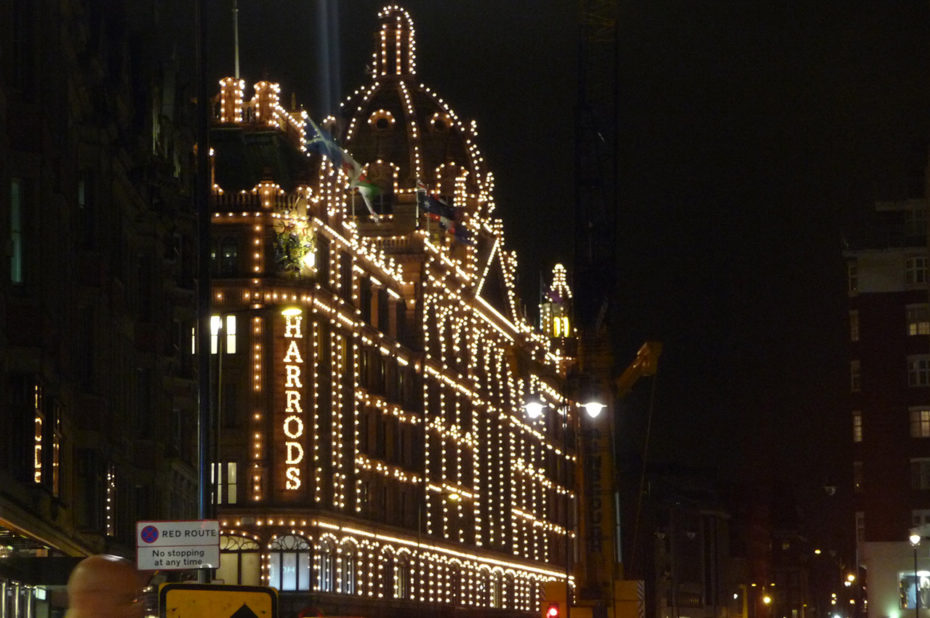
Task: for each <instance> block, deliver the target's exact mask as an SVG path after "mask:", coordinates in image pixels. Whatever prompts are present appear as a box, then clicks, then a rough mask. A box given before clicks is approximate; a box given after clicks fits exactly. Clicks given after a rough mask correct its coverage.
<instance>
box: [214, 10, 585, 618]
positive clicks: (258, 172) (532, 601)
mask: <svg viewBox="0 0 930 618" xmlns="http://www.w3.org/2000/svg"><path fill="white" fill-rule="evenodd" d="M376 40H377V44H376V49H375V50H374V53H373V56H372V58H373V67H374V70H373V73H372V75H371V81H370V82H369V83H367V84H364V85H363V86H362V87H361V88H359V89H358V90H357V91H356V93H355V94H353V95H352V96H350V97H349V98H348V99H346V101H345V102H344V104H343V105H342V108H341V111H340V113H339V114H338V116H337V117H334V118H327V119H315V120H316V122H311V121H310V118H309V115H308V114H307V113H306V112H305V111H303V110H287V109H285V107H284V106H283V105H282V102H281V101H282V99H283V97H281V95H280V91H279V86H278V85H277V84H273V83H270V82H259V83H257V84H254V85H250V86H247V85H246V84H245V83H244V82H243V81H240V80H236V79H233V78H228V79H225V80H223V81H222V82H221V89H220V92H219V94H218V97H217V99H216V102H215V103H216V104H215V106H214V110H215V118H214V125H213V128H212V131H211V140H212V142H211V146H212V148H213V152H214V156H213V159H212V160H213V165H214V178H215V185H214V192H213V202H212V204H213V205H212V211H213V215H212V217H213V219H212V223H213V225H212V242H213V243H214V249H213V255H214V278H213V288H212V301H213V312H214V313H215V315H216V321H215V323H216V324H217V326H218V327H219V328H217V330H216V332H215V335H214V338H213V342H214V345H213V350H211V352H213V354H214V363H215V368H216V371H215V372H214V373H215V380H216V384H215V388H216V392H217V394H218V397H217V400H218V403H217V409H218V414H219V422H218V426H219V446H218V454H217V456H216V462H217V465H216V466H215V476H214V478H215V479H216V481H217V488H216V489H217V491H216V498H217V501H218V503H219V506H218V518H219V519H220V521H221V525H222V528H223V540H222V545H221V551H222V554H221V555H222V558H221V567H220V569H219V570H218V572H217V577H218V578H219V579H221V580H223V581H225V582H226V583H250V584H259V583H261V584H268V585H272V586H274V587H276V588H278V589H279V590H280V591H281V602H282V607H283V609H284V611H285V612H286V611H295V612H296V611H306V610H308V608H309V609H314V610H318V611H322V612H323V613H324V614H326V615H368V616H371V615H406V614H409V613H412V612H415V611H419V610H422V609H423V608H424V607H425V606H430V607H432V608H433V609H434V610H436V611H450V612H451V611H453V610H455V609H457V610H458V611H465V612H473V613H475V614H476V615H477V614H483V615H487V614H489V613H492V612H500V613H526V612H535V611H537V610H538V607H539V599H540V594H541V586H542V584H543V583H544V582H546V581H550V580H562V581H564V578H565V577H566V569H567V567H566V565H567V564H568V563H569V554H570V553H571V552H572V547H573V542H574V539H573V533H572V530H573V528H574V518H575V508H576V507H575V504H576V499H577V496H576V493H575V490H574V486H575V483H574V467H575V464H576V462H577V458H576V456H575V449H574V446H572V445H573V444H574V434H573V433H571V427H572V426H574V424H575V423H576V420H577V407H575V406H573V405H572V401H570V400H569V398H568V397H567V396H566V395H565V391H564V389H563V386H564V378H565V372H566V369H567V367H568V366H569V364H570V363H568V362H567V360H568V359H566V357H565V356H564V355H563V354H562V352H560V351H559V350H560V349H561V348H560V347H559V346H555V345H553V343H552V342H553V339H552V338H550V337H549V336H548V335H547V334H543V333H542V332H540V331H539V330H538V329H537V328H536V327H535V326H534V325H533V324H531V323H530V322H529V321H528V319H527V318H526V317H525V314H524V310H523V307H522V305H521V302H520V300H519V299H518V298H517V296H516V294H515V285H514V284H515V277H516V273H517V268H518V263H517V256H516V254H515V252H514V251H513V250H512V249H510V248H509V247H508V244H507V241H506V236H505V230H504V228H503V225H502V223H501V220H500V219H499V218H498V217H497V216H496V215H495V203H494V182H493V176H492V174H491V172H490V171H489V170H488V169H487V168H486V165H485V162H484V160H483V159H482V156H481V153H480V150H479V149H478V146H477V143H476V139H475V135H474V130H473V127H472V125H470V124H469V123H467V122H465V121H464V120H462V119H461V118H459V117H458V116H457V115H456V114H455V112H454V111H453V110H452V109H451V108H450V107H449V106H448V105H447V104H446V103H445V102H443V101H442V99H440V98H439V96H438V95H437V94H435V93H433V92H431V91H430V90H429V89H428V88H426V87H425V86H422V85H421V84H420V83H419V82H418V81H417V75H416V65H415V43H414V28H413V23H412V20H411V18H410V16H409V15H408V14H407V13H406V12H405V11H404V10H402V9H401V8H398V7H393V6H392V7H387V8H385V9H384V10H383V11H382V12H381V14H380V30H379V31H378V33H377V36H376ZM247 90H248V92H249V94H248V95H247V94H246V91H247ZM316 125H320V126H321V127H322V128H317V127H316ZM327 134H331V135H333V136H335V137H336V140H335V141H333V142H331V141H329V140H328V137H327ZM336 141H338V143H339V146H338V147H337V146H336V145H335V143H336ZM356 162H357V163H356ZM366 201H367V204H366ZM560 277H561V278H560V280H559V283H558V288H559V290H560V294H559V297H560V299H561V298H562V297H566V296H569V295H570V291H569V290H568V289H567V285H566V283H565V281H564V271H563V272H562V275H560ZM560 302H566V303H567V302H569V301H568V299H567V298H565V299H564V300H562V301H560ZM563 314H565V315H567V314H566V313H565V312H564V311H555V310H552V309H551V308H550V310H549V314H547V315H549V316H550V318H548V322H547V323H549V326H550V327H552V328H555V326H554V325H553V324H552V322H553V321H554V320H553V319H552V317H551V316H553V315H563ZM557 322H558V328H559V329H560V330H559V332H558V333H555V334H557V335H559V338H558V339H561V338H563V337H564V336H565V335H566V334H567V330H568V329H570V324H569V323H568V319H567V318H566V319H559V320H557ZM536 393H538V394H540V395H541V396H542V397H543V398H544V400H545V402H546V403H547V404H548V406H549V408H550V410H554V411H555V412H552V413H548V414H543V415H541V416H540V417H538V418H536V419H530V418H528V417H527V416H526V414H525V413H524V403H525V401H526V399H527V396H528V395H529V394H536ZM565 414H568V416H567V417H564V416H563V415H565ZM563 418H565V419H567V421H568V422H563Z"/></svg>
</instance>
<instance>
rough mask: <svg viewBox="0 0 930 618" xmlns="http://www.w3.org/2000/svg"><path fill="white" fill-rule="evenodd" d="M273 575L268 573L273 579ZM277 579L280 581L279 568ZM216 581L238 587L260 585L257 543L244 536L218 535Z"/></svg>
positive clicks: (259, 560) (259, 550)
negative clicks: (218, 551)
mask: <svg viewBox="0 0 930 618" xmlns="http://www.w3.org/2000/svg"><path fill="white" fill-rule="evenodd" d="M280 563H281V560H280V556H279V560H278V564H279V565H280ZM274 573H275V572H274V571H269V577H273V576H274ZM277 577H278V580H280V567H279V568H278V569H277ZM216 579H218V580H220V581H223V582H225V583H227V584H234V585H238V586H259V585H261V548H260V547H259V545H258V543H256V542H255V541H254V540H252V539H250V538H248V537H244V536H236V535H230V534H223V535H220V567H219V568H218V569H217V570H216Z"/></svg>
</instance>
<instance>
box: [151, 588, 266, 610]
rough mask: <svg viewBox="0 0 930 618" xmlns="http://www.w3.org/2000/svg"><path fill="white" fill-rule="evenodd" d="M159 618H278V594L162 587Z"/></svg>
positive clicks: (260, 589)
mask: <svg viewBox="0 0 930 618" xmlns="http://www.w3.org/2000/svg"><path fill="white" fill-rule="evenodd" d="M158 615H159V617H160V618H277V616H278V593H277V592H276V591H275V590H274V588H265V587H263V586H226V585H222V584H215V585H213V584H175V583H170V584H162V585H161V587H160V588H159V589H158Z"/></svg>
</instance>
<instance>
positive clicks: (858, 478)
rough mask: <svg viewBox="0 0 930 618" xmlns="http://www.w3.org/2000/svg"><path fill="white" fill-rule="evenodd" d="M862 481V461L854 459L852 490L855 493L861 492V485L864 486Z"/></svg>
mask: <svg viewBox="0 0 930 618" xmlns="http://www.w3.org/2000/svg"><path fill="white" fill-rule="evenodd" d="M863 483H864V479H863V472H862V462H861V461H854V462H853V491H854V492H856V493H857V494H858V493H862V491H863V487H864V485H863Z"/></svg>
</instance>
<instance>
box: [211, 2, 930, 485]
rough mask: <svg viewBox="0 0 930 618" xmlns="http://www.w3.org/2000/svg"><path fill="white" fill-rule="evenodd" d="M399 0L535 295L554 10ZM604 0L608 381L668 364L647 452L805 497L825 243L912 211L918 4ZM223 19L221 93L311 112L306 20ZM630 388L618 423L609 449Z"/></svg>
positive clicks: (422, 63)
mask: <svg viewBox="0 0 930 618" xmlns="http://www.w3.org/2000/svg"><path fill="white" fill-rule="evenodd" d="M401 4H402V6H404V7H405V8H407V9H408V10H409V12H410V13H411V16H412V18H413V20H414V24H415V26H416V29H417V52H418V75H419V78H420V80H421V81H422V82H424V83H425V84H426V85H427V86H429V87H431V88H432V89H434V90H435V91H437V92H438V93H439V94H440V95H441V96H442V97H443V98H444V99H445V100H446V101H447V102H448V103H449V104H450V105H451V106H452V108H453V109H454V110H455V111H456V112H457V113H458V115H459V116H460V117H461V118H464V119H475V120H477V122H478V128H479V135H480V142H479V143H480V146H481V149H482V152H483V154H484V156H485V158H486V159H487V160H488V163H489V167H490V169H491V170H492V171H493V172H494V173H495V176H496V179H497V189H498V191H497V204H498V212H499V213H500V214H501V216H502V217H503V218H504V221H505V225H506V233H507V236H508V238H509V240H510V242H511V244H512V246H514V247H515V248H516V249H517V250H518V252H519V254H520V257H521V260H520V263H521V273H522V279H521V282H520V285H521V289H522V290H523V291H524V293H525V294H530V295H535V294H536V293H537V283H536V282H537V280H538V274H539V272H540V271H543V272H546V273H548V272H550V271H551V268H552V266H553V264H554V263H555V262H556V261H562V262H565V263H566V264H569V263H570V260H571V242H572V240H571V235H570V234H569V233H567V230H568V226H569V225H570V222H571V208H572V195H573V185H572V176H571V170H572V165H573V164H572V148H573V146H572V132H573V117H572V114H573V106H574V101H575V77H576V75H575V66H576V64H575V58H574V54H575V49H576V27H575V26H574V22H575V3H574V2H570V1H565V0H559V1H558V2H555V1H546V2H539V1H532V2H531V1H526V0H508V1H506V2H501V1H500V0H445V1H438V0H416V1H408V2H404V3H401ZM620 4H621V8H620V27H619V32H620V34H619V37H620V66H619V67H618V79H619V92H620V96H621V101H620V117H619V119H618V131H619V144H620V157H619V159H620V160H619V164H620V168H619V169H620V171H619V181H620V187H619V191H620V196H621V197H620V202H621V203H620V211H619V213H618V220H619V229H618V237H617V239H618V240H617V242H618V245H617V246H618V253H619V258H620V260H619V264H618V268H617V285H618V304H617V308H616V310H615V312H614V315H613V320H614V323H615V325H616V333H617V334H616V339H617V355H618V362H619V363H620V364H624V363H625V362H626V361H627V360H628V359H632V357H633V355H634V353H635V351H636V349H637V348H638V347H639V345H640V344H641V343H642V342H643V341H644V340H646V339H658V340H661V341H662V342H663V343H664V346H665V349H664V353H663V357H662V360H661V361H660V373H659V376H658V382H657V384H656V403H655V407H654V409H653V430H652V442H651V444H650V458H653V459H655V460H657V461H659V460H661V461H666V460H667V461H676V462H678V463H682V464H688V465H698V466H713V467H716V468H719V469H720V471H721V473H722V475H723V476H724V477H726V478H736V479H742V480H746V479H752V478H773V479H780V480H788V481H792V480H795V481H798V482H800V483H801V484H805V483H806V484H807V485H811V484H819V483H820V482H821V480H822V479H823V478H824V476H825V475H826V474H827V472H826V471H825V470H827V469H828V468H829V467H830V466H831V465H835V463H836V458H837V457H838V454H839V453H840V452H841V451H842V448H843V446H844V445H847V444H848V443H849V441H850V435H851V433H850V429H851V423H850V422H848V420H849V414H848V411H847V410H845V409H844V406H845V404H844V402H843V395H844V393H845V388H846V385H847V373H846V372H847V363H846V359H845V357H844V351H843V344H844V338H845V336H846V331H845V324H844V318H845V312H846V309H845V280H844V276H845V269H844V266H843V262H842V259H841V250H842V242H841V240H842V232H843V230H844V229H846V228H847V227H848V226H850V225H851V224H852V223H853V222H855V221H856V220H858V219H859V218H861V216H862V214H863V213H864V212H866V211H867V210H868V208H869V207H870V204H871V203H872V202H873V201H875V200H877V199H881V200H885V199H899V198H903V197H908V196H909V195H913V194H914V191H915V190H914V189H913V188H909V187H913V185H914V184H915V182H914V179H915V178H918V180H919V175H920V174H921V173H922V170H923V166H924V162H925V152H926V143H927V138H928V136H930V126H928V125H930V122H928V119H930V114H928V112H930V2H927V1H926V0H920V1H917V0H914V1H907V2H904V1H902V2H898V1H892V2H874V1H872V2H842V3H841V2H820V1H808V2H791V1H787V2H784V1H783V2H762V1H759V2H749V1H738V2H720V1H704V2H700V1H697V0H691V1H685V0H649V1H639V2H621V3H620ZM239 5H240V6H239V8H240V40H241V46H242V52H241V62H242V76H243V77H244V78H245V79H246V80H247V81H249V82H250V83H251V82H254V81H257V80H258V79H261V78H268V79H272V80H274V81H279V82H281V84H282V88H283V90H284V93H285V97H289V96H290V92H292V91H293V92H295V93H296V96H297V100H298V102H299V103H301V104H304V105H305V106H306V107H307V108H308V109H309V110H310V112H311V114H312V115H313V116H314V117H318V116H319V115H320V114H319V112H318V110H320V109H321V108H322V106H323V104H322V101H321V99H320V93H321V91H322V88H321V85H320V81H319V72H318V71H317V58H318V53H317V49H318V48H317V44H316V43H317V41H316V37H317V31H318V29H317V25H316V16H315V15H316V13H315V3H313V2H295V1H292V0H290V1H283V0H275V1H270V0H266V1H263V2H257V1H251V0H239ZM339 5H340V12H341V14H340V23H341V32H340V33H339V35H340V39H341V49H342V54H341V77H342V81H343V83H342V89H341V91H342V92H343V93H348V92H349V91H350V90H354V89H355V88H356V87H358V86H359V85H361V84H363V83H366V82H367V78H366V76H365V73H364V67H365V64H366V63H367V62H368V58H369V55H370V53H371V50H372V44H373V34H374V32H375V28H376V23H377V20H376V16H377V12H378V10H379V9H380V8H381V6H382V5H383V3H382V2H375V1H372V0H343V1H342V2H340V3H339ZM211 26H212V28H213V31H212V32H211V44H210V48H211V52H212V56H211V62H212V63H213V70H211V74H212V75H214V76H216V77H219V76H221V75H228V74H231V73H232V45H231V30H232V26H231V17H230V15H229V13H228V12H226V11H225V10H224V11H223V12H222V13H218V14H217V15H216V16H215V19H214V20H213V22H212V24H211ZM341 98H342V97H340V99H341ZM918 184H919V183H918ZM527 300H528V301H531V302H532V301H533V300H534V299H533V298H532V297H531V298H528V299H527ZM648 394H649V386H648V384H640V385H639V386H638V387H637V389H636V390H635V391H634V393H633V395H632V396H631V397H630V398H629V399H628V400H627V401H626V402H625V403H624V405H623V406H622V407H621V410H620V413H621V423H622V427H623V429H624V431H625V435H626V436H627V437H628V442H627V444H626V445H625V448H627V449H632V450H639V449H640V448H641V444H640V443H639V439H640V438H641V435H642V428H643V426H644V422H645V421H644V419H645V417H646V414H647V409H648V403H647V402H648ZM844 466H845V464H844Z"/></svg>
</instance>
